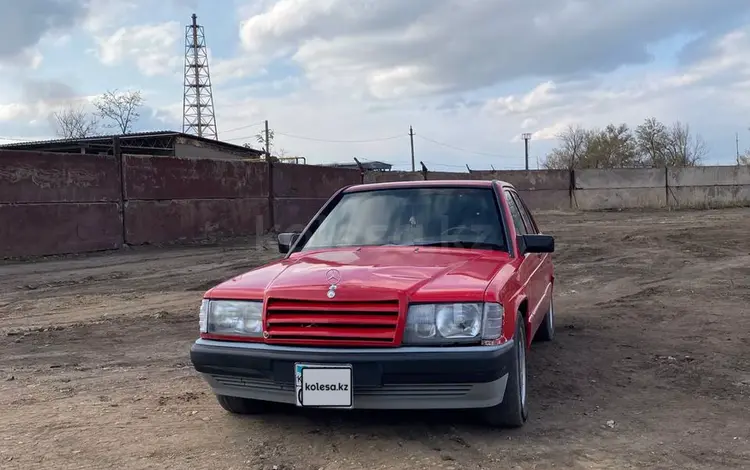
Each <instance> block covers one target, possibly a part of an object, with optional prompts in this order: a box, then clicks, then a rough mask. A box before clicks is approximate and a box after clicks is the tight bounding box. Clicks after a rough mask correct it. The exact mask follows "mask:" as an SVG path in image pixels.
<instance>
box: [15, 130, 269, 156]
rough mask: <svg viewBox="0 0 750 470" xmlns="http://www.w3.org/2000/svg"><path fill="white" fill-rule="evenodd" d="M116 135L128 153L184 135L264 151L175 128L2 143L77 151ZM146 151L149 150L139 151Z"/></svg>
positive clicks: (106, 144) (107, 143) (162, 146)
mask: <svg viewBox="0 0 750 470" xmlns="http://www.w3.org/2000/svg"><path fill="white" fill-rule="evenodd" d="M114 137H119V138H120V146H121V148H123V149H124V150H126V151H127V152H128V153H133V152H132V151H133V150H137V149H140V150H142V151H148V152H154V151H158V152H157V153H163V152H164V151H165V150H171V149H172V148H174V141H175V139H176V138H184V139H188V140H193V141H198V142H201V143H203V144H207V145H211V146H215V147H220V148H223V149H226V150H228V151H231V152H234V153H245V154H247V153H251V154H255V155H258V156H260V155H262V154H263V151H262V150H258V149H254V148H251V147H245V146H242V145H236V144H230V143H228V142H222V141H221V140H214V139H207V138H205V137H198V136H197V135H192V134H185V133H183V132H175V131H150V132H133V133H128V134H110V135H97V136H92V137H82V138H72V139H53V140H37V141H29V142H13V143H10V144H2V145H0V150H6V149H7V150H38V151H47V152H55V151H58V152H60V151H63V152H64V151H78V150H80V149H81V148H82V147H85V148H92V149H99V150H102V151H105V150H107V149H111V147H112V139H113V138H114ZM137 153H147V152H137Z"/></svg>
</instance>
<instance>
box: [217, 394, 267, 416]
mask: <svg viewBox="0 0 750 470" xmlns="http://www.w3.org/2000/svg"><path fill="white" fill-rule="evenodd" d="M216 399H217V400H218V401H219V404H220V405H221V407H222V408H224V409H225V410H227V411H228V412H230V413H234V414H238V415H255V414H259V413H263V412H264V411H265V410H266V404H265V403H263V402H262V401H258V400H251V399H249V398H241V397H230V396H227V395H216Z"/></svg>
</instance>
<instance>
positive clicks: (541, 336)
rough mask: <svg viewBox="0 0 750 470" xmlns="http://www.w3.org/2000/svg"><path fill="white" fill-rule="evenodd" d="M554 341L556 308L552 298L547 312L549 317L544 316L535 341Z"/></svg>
mask: <svg viewBox="0 0 750 470" xmlns="http://www.w3.org/2000/svg"><path fill="white" fill-rule="evenodd" d="M553 339H555V306H554V302H553V299H552V298H551V297H550V299H549V310H547V315H545V316H544V320H543V321H542V324H541V325H539V330H537V332H536V335H535V337H534V340H535V341H552V340H553Z"/></svg>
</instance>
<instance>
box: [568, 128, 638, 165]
mask: <svg viewBox="0 0 750 470" xmlns="http://www.w3.org/2000/svg"><path fill="white" fill-rule="evenodd" d="M580 166H581V167H582V168H633V167H640V166H643V165H642V162H641V157H640V154H639V152H638V145H637V144H636V140H635V137H633V134H632V133H631V132H630V128H629V127H628V125H627V124H620V125H618V126H615V125H614V124H609V125H608V126H607V127H605V128H604V129H602V130H596V131H593V132H591V133H590V134H589V142H588V145H587V146H586V153H585V155H584V156H583V158H582V159H581V162H580Z"/></svg>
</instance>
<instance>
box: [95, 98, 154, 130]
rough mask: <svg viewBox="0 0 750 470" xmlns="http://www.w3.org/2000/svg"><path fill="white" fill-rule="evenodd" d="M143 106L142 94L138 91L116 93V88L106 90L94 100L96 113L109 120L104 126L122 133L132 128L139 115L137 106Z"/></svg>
mask: <svg viewBox="0 0 750 470" xmlns="http://www.w3.org/2000/svg"><path fill="white" fill-rule="evenodd" d="M141 106H143V96H142V95H141V92H140V91H127V92H124V93H118V92H117V90H112V91H107V92H105V93H103V94H102V95H100V96H99V97H98V98H96V99H95V100H94V107H96V114H97V115H98V116H99V117H100V118H102V119H106V120H108V121H110V122H108V123H107V124H106V127H113V128H115V129H117V130H119V131H120V132H121V133H123V134H127V133H128V132H130V131H131V130H132V128H133V124H134V123H135V122H136V121H137V120H138V118H139V117H141V115H140V112H139V108H140V107H141Z"/></svg>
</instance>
